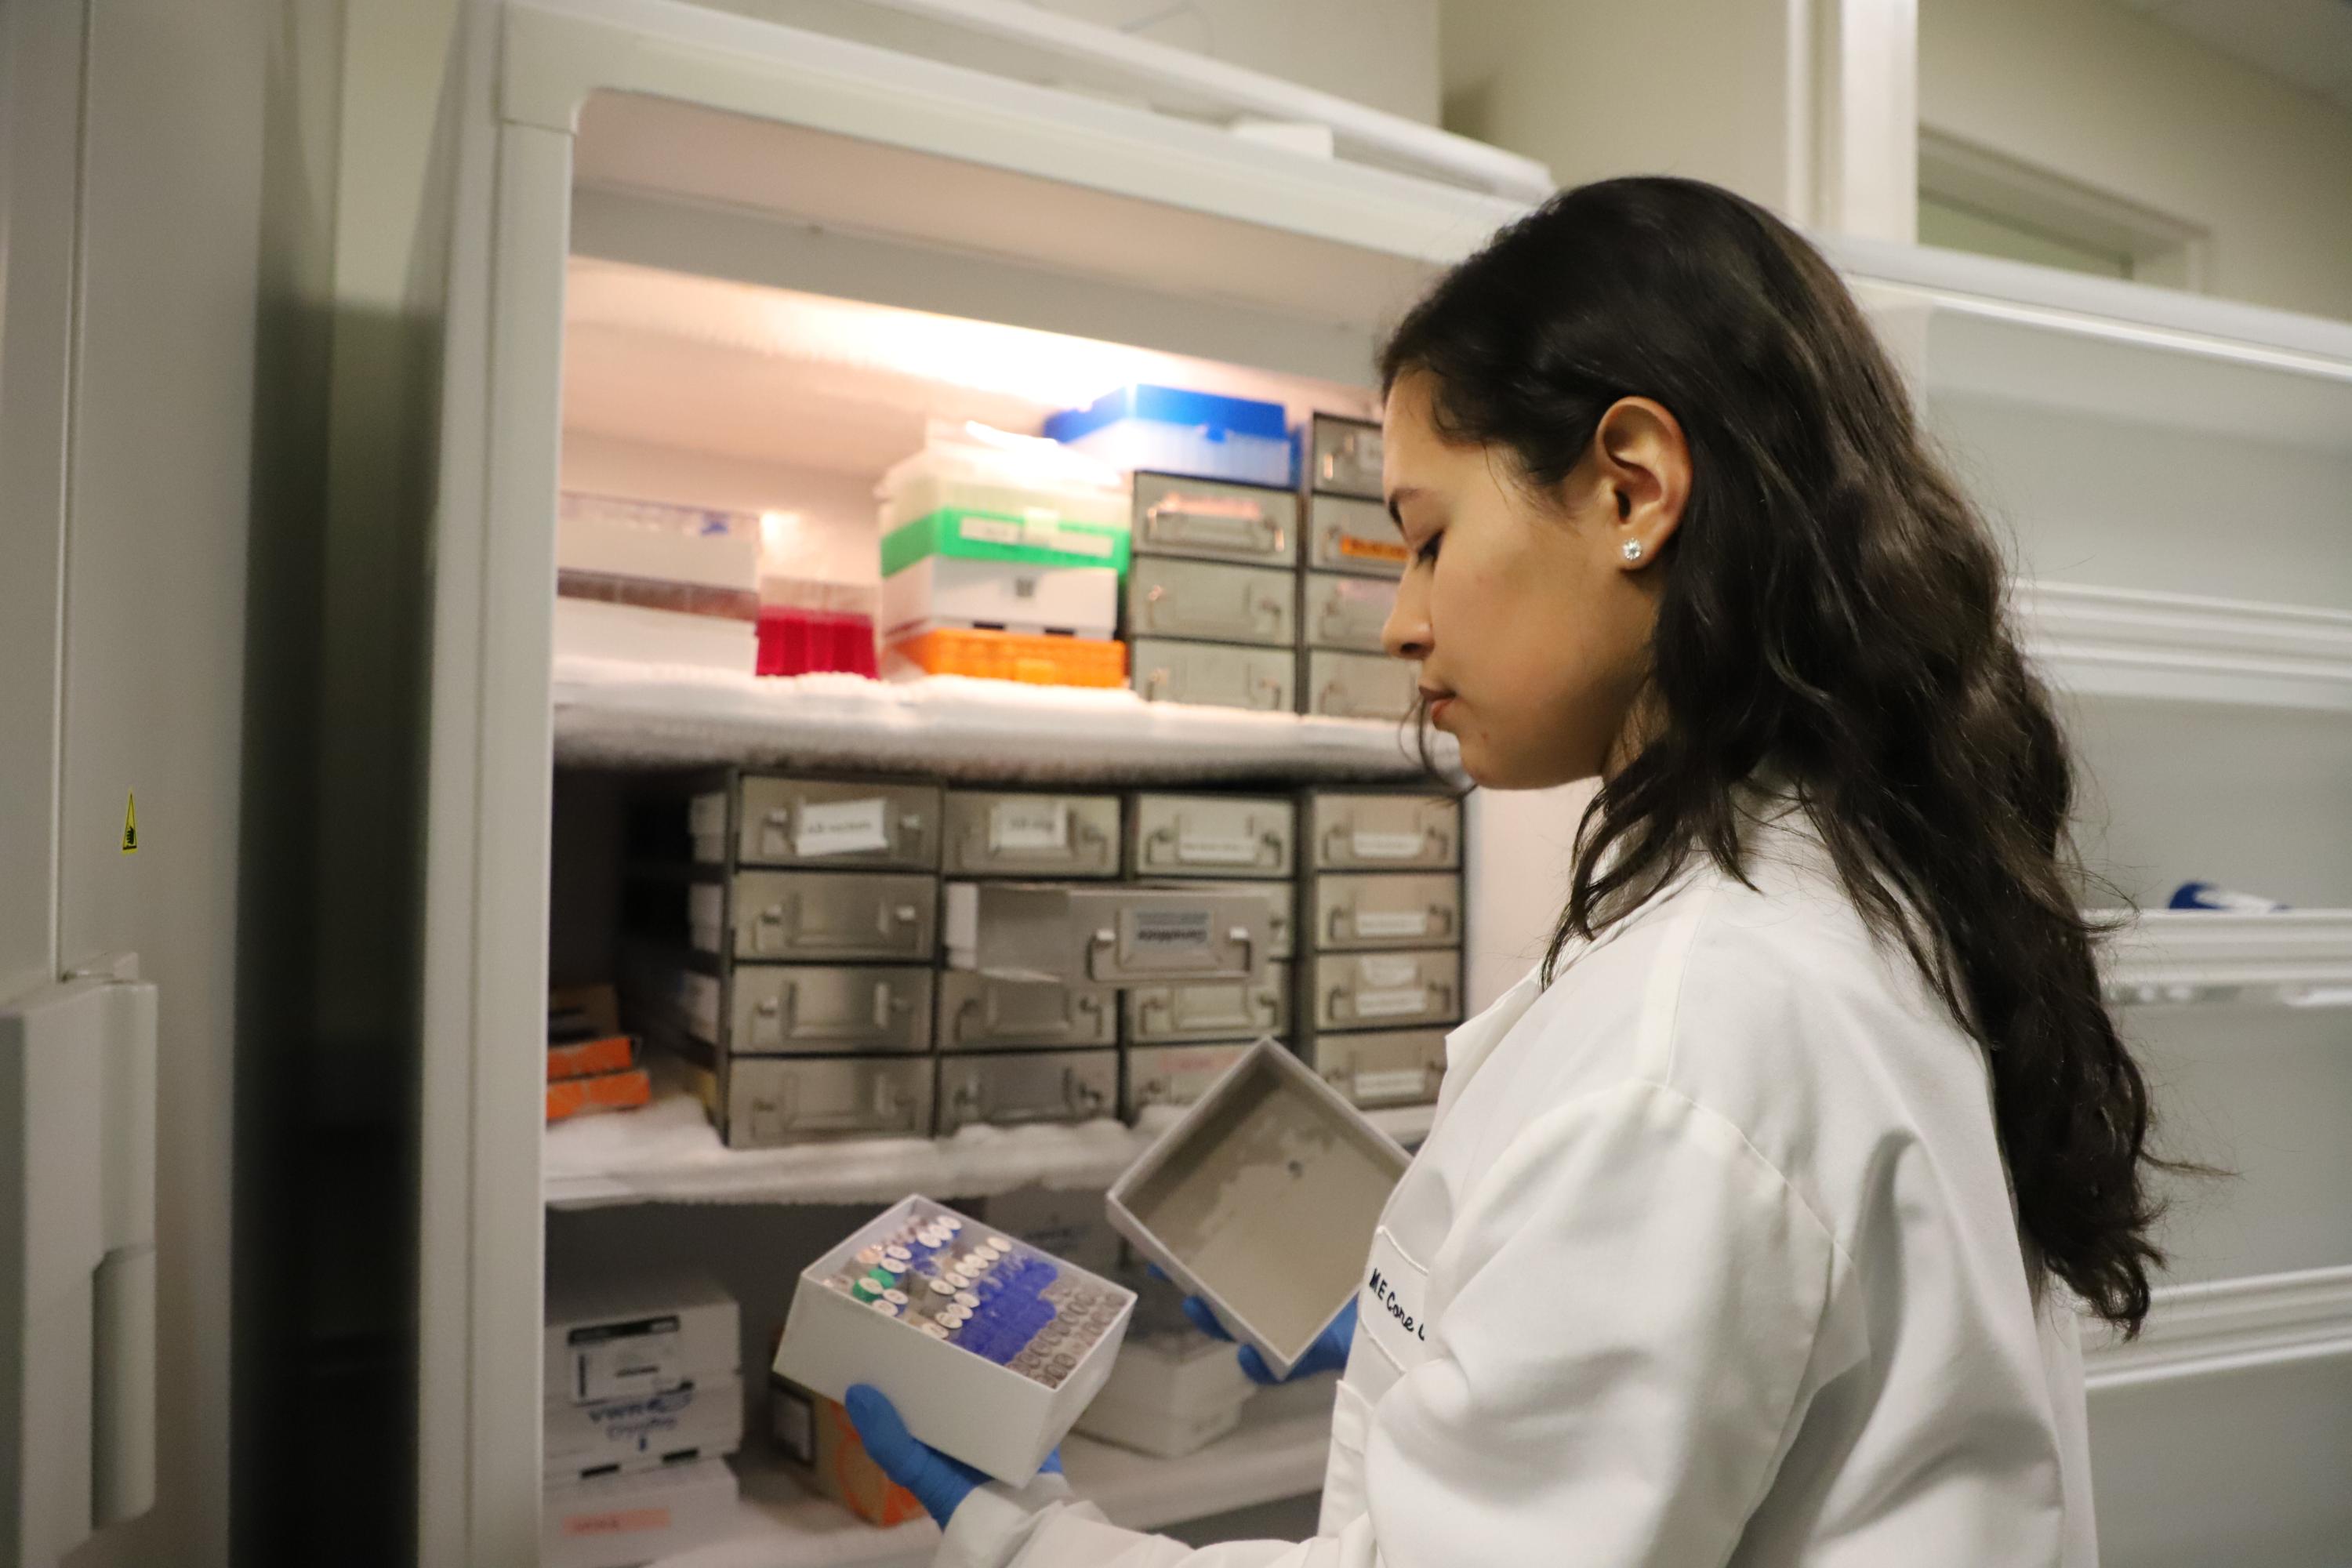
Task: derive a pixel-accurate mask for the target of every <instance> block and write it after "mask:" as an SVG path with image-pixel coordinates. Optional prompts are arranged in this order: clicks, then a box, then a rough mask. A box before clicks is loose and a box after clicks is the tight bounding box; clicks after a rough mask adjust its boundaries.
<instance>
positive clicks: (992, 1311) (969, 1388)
mask: <svg viewBox="0 0 2352 1568" xmlns="http://www.w3.org/2000/svg"><path fill="white" fill-rule="evenodd" d="M941 1222H947V1223H949V1224H951V1225H952V1226H954V1227H955V1229H954V1235H953V1236H952V1237H950V1240H949V1242H948V1244H947V1246H946V1247H944V1248H943V1249H940V1250H939V1251H937V1252H936V1253H932V1252H929V1250H928V1244H927V1251H926V1255H919V1256H916V1257H914V1258H912V1259H911V1260H910V1261H909V1262H908V1264H907V1265H906V1266H905V1268H904V1269H903V1272H902V1275H901V1278H903V1279H905V1280H906V1281H908V1283H909V1284H910V1286H911V1287H912V1288H911V1289H908V1290H896V1287H893V1288H892V1289H894V1290H896V1293H898V1294H899V1295H901V1296H905V1297H908V1298H909V1299H908V1300H907V1301H904V1302H892V1301H890V1300H887V1297H885V1298H882V1299H880V1300H876V1301H875V1302H873V1303H872V1304H869V1303H868V1302H867V1301H866V1300H861V1299H860V1295H861V1294H862V1291H854V1290H853V1289H852V1284H851V1281H852V1279H853V1278H864V1277H865V1276H863V1275H861V1274H860V1273H859V1271H860V1270H861V1269H865V1268H876V1267H880V1265H881V1263H882V1262H884V1261H887V1259H886V1258H885V1257H884V1254H883V1253H882V1251H881V1250H880V1249H881V1248H882V1247H884V1246H886V1245H895V1244H897V1243H896V1238H898V1237H902V1236H912V1235H914V1234H915V1233H916V1232H918V1231H924V1230H926V1227H930V1226H938V1225H940V1223H941ZM928 1234H932V1235H936V1234H938V1232H937V1231H936V1230H929V1232H928ZM999 1240H1002V1241H1003V1248H1002V1249H1001V1251H1000V1252H999V1258H1000V1259H1001V1261H999V1262H997V1263H995V1264H993V1265H992V1266H991V1267H990V1268H989V1269H988V1271H987V1272H985V1273H984V1274H983V1275H982V1276H981V1277H980V1278H979V1279H976V1280H975V1282H974V1283H973V1284H972V1285H971V1286H969V1287H966V1288H964V1289H962V1291H961V1294H959V1293H958V1291H957V1290H956V1289H955V1288H954V1287H953V1286H952V1283H951V1282H950V1281H949V1280H947V1279H944V1278H942V1277H941V1274H940V1271H941V1270H942V1268H944V1267H945V1266H946V1265H947V1264H948V1263H950V1262H951V1261H952V1260H954V1259H957V1258H966V1257H969V1256H971V1251H972V1249H973V1248H974V1247H976V1246H978V1245H980V1244H983V1243H984V1244H986V1245H987V1246H988V1247H989V1248H991V1249H994V1243H995V1242H997V1241H999ZM909 1250H910V1251H911V1250H912V1248H909ZM861 1254H867V1255H869V1256H870V1257H871V1258H873V1259H875V1260H876V1261H875V1262H874V1263H872V1264H868V1263H866V1262H864V1261H862V1260H861V1256H860V1255H861ZM1041 1269H1050V1270H1052V1271H1053V1279H1052V1280H1051V1282H1050V1284H1049V1285H1047V1286H1046V1289H1050V1290H1052V1291H1053V1292H1055V1295H1054V1297H1053V1298H1052V1299H1051V1300H1050V1302H1049V1304H1050V1305H1052V1306H1053V1307H1054V1308H1055V1314H1054V1321H1053V1322H1052V1323H1050V1324H1048V1325H1046V1326H1044V1327H1036V1328H1034V1330H1033V1329H1032V1328H1024V1327H1022V1326H1021V1325H1020V1322H1019V1319H1018V1312H1019V1310H1020V1308H1019V1306H1018V1305H1017V1304H1018V1303H1021V1302H1024V1301H1025V1300H1029V1297H1030V1293H1031V1292H1032V1291H1034V1289H1036V1286H1035V1285H1034V1284H1024V1283H1023V1282H1022V1281H1021V1279H1020V1276H1021V1275H1022V1273H1023V1272H1024V1270H1028V1271H1035V1270H1041ZM926 1270H929V1273H928V1274H927V1272H926ZM990 1281H994V1282H996V1284H997V1286H998V1289H997V1291H995V1292H992V1293H991V1294H988V1295H983V1294H982V1292H983V1291H987V1290H988V1289H989V1282H990ZM940 1285H949V1286H950V1289H947V1290H944V1291H942V1290H940V1289H938V1288H937V1287H938V1286H940ZM918 1294H920V1296H921V1300H920V1301H919V1302H918V1301H916V1300H913V1298H914V1297H915V1296H916V1295H918ZM967 1295H968V1296H971V1297H972V1298H973V1306H972V1309H968V1310H978V1311H979V1312H980V1313H981V1314H982V1315H981V1316H979V1317H975V1318H974V1319H972V1320H971V1322H969V1323H967V1324H965V1325H964V1326H962V1327H961V1328H958V1329H955V1330H952V1331H950V1330H946V1329H943V1328H942V1326H941V1324H940V1322H939V1321H936V1319H935V1318H932V1317H929V1316H927V1314H930V1313H931V1312H932V1308H931V1306H930V1303H932V1302H933V1301H944V1302H953V1301H960V1300H961V1299H962V1296H967ZM1086 1301H1091V1302H1093V1303H1095V1305H1094V1306H1093V1307H1092V1308H1091V1309H1090V1310H1089V1309H1087V1308H1085V1307H1083V1306H1082V1305H1081V1303H1083V1302H1086ZM1063 1307H1069V1308H1070V1309H1071V1318H1072V1319H1076V1318H1079V1317H1081V1316H1083V1317H1085V1318H1086V1319H1087V1320H1089V1321H1088V1322H1087V1327H1086V1328H1085V1329H1084V1330H1083V1331H1082V1332H1081V1333H1080V1334H1079V1335H1078V1336H1076V1337H1074V1338H1072V1339H1069V1340H1066V1341H1060V1342H1058V1343H1059V1344H1061V1345H1062V1346H1063V1348H1061V1349H1059V1350H1055V1349H1053V1347H1052V1346H1050V1345H1047V1344H1045V1342H1044V1340H1045V1336H1047V1335H1048V1334H1051V1333H1055V1332H1058V1331H1060V1325H1061V1324H1062V1322H1064V1321H1070V1320H1066V1319H1063V1318H1061V1317H1060V1309H1061V1308H1063ZM1134 1308H1135V1296H1134V1293H1133V1292H1132V1291H1129V1290H1128V1289H1125V1288H1124V1287H1121V1286H1118V1285H1114V1284H1112V1283H1111V1282H1110V1281H1108V1280H1107V1279H1101V1278H1100V1277H1098V1276H1096V1275H1093V1274H1089V1273H1087V1271H1086V1270H1084V1269H1081V1268H1076V1267H1074V1266H1072V1265H1070V1264H1067V1263H1065V1262H1063V1261H1061V1260H1060V1259H1057V1258H1050V1257H1047V1256H1046V1255H1045V1254H1044V1253H1041V1252H1039V1251H1037V1250H1036V1249H1035V1248H1034V1247H1026V1246H1024V1245H1023V1244H1022V1243H1020V1242H1017V1241H1013V1240H1012V1239H1010V1238H1009V1237H1003V1236H1002V1234H1001V1233H997V1232H992V1231H991V1230H990V1229H989V1228H988V1227H987V1226H984V1225H982V1224H981V1223H980V1222H979V1221H977V1220H975V1219H973V1218H971V1216H969V1215H961V1214H958V1213H956V1212H955V1211H954V1210H952V1209H949V1208H947V1207H945V1206H943V1205H940V1204H936V1203H933V1202H932V1201H931V1200H930V1199H929V1198H925V1197H910V1198H907V1199H905V1200H904V1201H902V1202H900V1203H898V1204H897V1205H893V1206H892V1207H891V1208H890V1209H889V1210H887V1212H886V1213H884V1214H883V1215H881V1216H880V1217H879V1218H877V1219H876V1220H874V1221H873V1222H871V1223H870V1224H868V1225H866V1226H863V1227H861V1228H860V1229H859V1230H858V1231H857V1233H856V1235H854V1236H852V1237H849V1238H848V1239H847V1240H846V1241H844V1242H843V1243H842V1244H841V1245H840V1246H839V1247H835V1248H834V1249H833V1250H832V1251H831V1252H829V1253H827V1254H825V1255H824V1257H823V1258H818V1259H817V1260H816V1262H814V1263H813V1264H811V1265H810V1266H809V1267H808V1268H807V1269H805V1270H804V1271H803V1273H802V1275H801V1278H800V1284H799V1287H798V1288H797V1289H795V1290H794V1291H793V1305H792V1310H791V1313H790V1315H789V1316H788V1317H787V1318H786V1319H785V1322H784V1338H783V1342H782V1344H781V1345H779V1346H778V1347H777V1351H776V1361H775V1367H774V1370H775V1371H776V1373H778V1374H779V1375H781V1376H782V1377H785V1378H787V1379H789V1380H791V1381H792V1382H794V1383H797V1384H801V1385H802V1386H803V1387H805V1388H808V1389H810V1390H812V1391H814V1392H815V1393H817V1394H823V1395H824V1397H825V1398H827V1399H839V1398H841V1397H842V1396H843V1395H844V1394H846V1393H847V1392H848V1389H849V1387H850V1385H851V1384H858V1383H870V1384H873V1385H874V1386H876V1387H877V1388H878V1389H880V1390H881V1391H882V1392H883V1393H884V1394H887V1395H889V1397H890V1400H891V1403H892V1404H894V1405H897V1406H898V1413H899V1415H902V1416H904V1417H905V1418H906V1422H907V1429H908V1431H909V1432H911V1433H913V1434H914V1435H915V1436H917V1437H919V1438H920V1439H922V1440H923V1441H924V1442H926V1443H929V1445H930V1446H931V1447H934V1448H937V1449H939V1450H940V1452H942V1453H944V1454H947V1455H949V1456H950V1457H951V1458H958V1459H961V1460H962V1461H963V1462H964V1463H965V1464H968V1465H971V1466H973V1467H975V1468H979V1469H981V1470H983V1471H985V1472H987V1473H988V1474H989V1475H991V1476H993V1477H995V1478H996V1479H999V1480H1003V1481H1010V1482H1012V1483H1013V1484H1015V1485H1018V1484H1020V1483H1021V1482H1024V1481H1026V1480H1027V1479H1029V1478H1030V1477H1031V1476H1033V1475H1034V1474H1036V1472H1037V1467H1038V1466H1039V1465H1040V1464H1042V1463H1043V1462H1044V1461H1045V1456H1046V1455H1047V1454H1050V1453H1052V1452H1053V1450H1054V1446H1055V1444H1057V1443H1059V1442H1060V1441H1061V1440H1062V1438H1063V1436H1065V1435H1066V1434H1067V1433H1068V1431H1069V1429H1070V1427H1071V1425H1072V1424H1073V1423H1074V1422H1076V1419H1077V1416H1078V1412H1080V1411H1081V1410H1083V1409H1085V1408H1086V1406H1087V1401H1088V1400H1090V1399H1092V1398H1093V1397H1094V1395H1095V1393H1096V1391H1097V1389H1099V1388H1100V1387H1101V1386H1102V1384H1103V1380H1104V1379H1105V1378H1107V1377H1108V1376H1109V1375H1110V1369H1111V1363H1112V1362H1113V1360H1114V1359H1115V1358H1116V1357H1117V1356H1118V1346H1119V1342H1120V1341H1121V1339H1123V1338H1124V1337H1125V1335H1126V1332H1127V1323H1128V1319H1129V1315H1130V1314H1131V1313H1132V1312H1133V1310H1134ZM901 1313H903V1314H904V1316H901V1315H899V1314H901ZM992 1321H993V1324H995V1325H1003V1327H1001V1328H992ZM935 1330H936V1331H938V1332H934V1331H935ZM991 1331H993V1332H995V1333H997V1334H998V1335H999V1336H1000V1338H1001V1341H1002V1342H1000V1343H997V1344H994V1345H992V1346H991V1345H989V1344H988V1342H987V1340H986V1339H985V1337H984V1336H985V1335H986V1334H988V1333H989V1332H991ZM950 1333H952V1335H953V1337H949V1336H950ZM1033 1336H1034V1337H1033ZM1072 1347H1075V1348H1072ZM1016 1349H1018V1350H1019V1351H1020V1352H1021V1354H1020V1355H1018V1356H1014V1355H1013V1352H1014V1351H1015V1350H1016ZM983 1350H988V1351H992V1352H994V1353H995V1354H997V1355H999V1356H1003V1357H1012V1358H1013V1364H1006V1363H1005V1362H1004V1361H1003V1360H1001V1359H991V1355H990V1354H988V1353H983ZM1041 1352H1050V1354H1049V1355H1048V1354H1041ZM1031 1357H1036V1358H1038V1359H1037V1360H1035V1361H1034V1362H1032V1363H1031V1365H1032V1366H1033V1367H1034V1372H1033V1371H1030V1370H1015V1366H1017V1365H1019V1364H1021V1363H1022V1362H1023V1361H1024V1360H1027V1359H1028V1358H1031ZM1064 1362H1066V1363H1068V1364H1066V1365H1063V1364H1060V1363H1064Z"/></svg>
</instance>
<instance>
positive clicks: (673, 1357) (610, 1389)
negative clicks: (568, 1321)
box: [569, 1317, 686, 1405]
mask: <svg viewBox="0 0 2352 1568" xmlns="http://www.w3.org/2000/svg"><path fill="white" fill-rule="evenodd" d="M570 1339H571V1343H570V1349H571V1352H572V1387H571V1389H570V1391H569V1392H570V1393H571V1395H572V1403H573V1404H575V1405H584V1404H587V1403H588V1402H589V1401H591V1400H597V1399H618V1398H621V1397H623V1396H624V1395H626V1394H661V1393H664V1392H666V1391H667V1390H669V1389H673V1388H676V1387H677V1385H678V1384H681V1383H683V1382H685V1381H686V1376H685V1372H684V1367H685V1363H686V1345H685V1341H684V1339H683V1337H682V1336H681V1335H680V1334H679V1333H678V1327H677V1319H676V1318H670V1317H665V1318H652V1319H647V1320H646V1321H644V1322H640V1323H626V1324H612V1325H600V1326H598V1327H596V1328H589V1329H574V1330H572V1333H571V1336H570Z"/></svg>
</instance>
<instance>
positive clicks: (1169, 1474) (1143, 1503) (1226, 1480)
mask: <svg viewBox="0 0 2352 1568" xmlns="http://www.w3.org/2000/svg"><path fill="white" fill-rule="evenodd" d="M1330 1444H1331V1422H1330V1416H1329V1415H1328V1412H1327V1413H1321V1414H1317V1415H1273V1416H1271V1417H1268V1416H1265V1415H1259V1414H1258V1413H1257V1412H1255V1411H1254V1410H1251V1409H1248V1408H1244V1412H1243V1415H1242V1425H1241V1426H1240V1428H1239V1429H1238V1430H1236V1431H1234V1432H1233V1433H1232V1434H1230V1435H1229V1436H1224V1437H1221V1438H1219V1439H1218V1440H1217V1441H1215V1442H1213V1443H1212V1444H1210V1445H1209V1446H1208V1447H1205V1448H1202V1449H1200V1450H1198V1451H1197V1452H1195V1453H1191V1454H1187V1455H1185V1456H1184V1457H1183V1458H1178V1459H1158V1458H1151V1457H1150V1455H1147V1454H1139V1453H1134V1452H1130V1451H1129V1450H1128V1449H1125V1448H1119V1447H1114V1446H1112V1445H1110V1444H1108V1443H1098V1442H1096V1441H1094V1440H1093V1439H1091V1438H1088V1437H1084V1436H1076V1435H1073V1436H1070V1437H1069V1438H1067V1439H1066V1440H1065V1442H1064V1443H1063V1445H1062V1461H1063V1465H1064V1468H1066V1471H1067V1473H1068V1475H1069V1478H1070V1485H1071V1487H1072V1489H1074V1490H1076V1492H1077V1494H1078V1495H1079V1496H1080V1497H1083V1498H1085V1499H1087V1500H1088V1501H1090V1502H1093V1503H1096V1504H1097V1506H1099V1507H1100V1508H1101V1509H1102V1510H1103V1512H1104V1513H1105V1514H1106V1515H1107V1516H1108V1518H1109V1519H1110V1521H1111V1522H1112V1523H1114V1524H1119V1525H1124V1526H1126V1527H1127V1528H1128V1529H1129V1530H1158V1529H1160V1528H1163V1527H1165V1526H1167V1525H1171V1524H1177V1523H1181V1522H1182V1521H1185V1520H1192V1519H1204V1518H1207V1517H1208V1516H1210V1515H1212V1514H1218V1513H1225V1512H1229V1511H1231V1510H1234V1509H1238V1508H1250V1507H1253V1506H1255V1505H1257V1504H1260V1503H1268V1502H1276V1501H1279V1500H1282V1499H1285V1498H1293V1497H1303V1496H1305V1495H1307V1493H1309V1492H1313V1491H1315V1490H1317V1489H1319V1488H1320V1487H1321V1486H1322V1484H1323V1472H1324V1467H1325V1461H1326V1458H1327V1456H1328V1453H1329V1450H1330ZM735 1463H736V1469H737V1473H738V1474H739V1475H740V1477H741V1478H742V1483H743V1495H742V1498H741V1500H740V1501H738V1502H737V1504H736V1505H735V1520H734V1533H733V1534H732V1535H731V1536H730V1537H729V1538H728V1539H725V1540H721V1541H717V1542H711V1543H710V1544H709V1545H706V1546H700V1547H697V1548H695V1549H694V1550H692V1551H690V1552H678V1553H677V1554H675V1555H674V1556H669V1557H665V1558H662V1559H660V1560H659V1561H658V1563H656V1564H655V1568H918V1565H919V1564H922V1563H929V1562H930V1561H931V1559H932V1556H933V1555H934V1554H935V1553H936V1552H938V1551H939V1542H940V1532H939V1531H938V1529H937V1528H936V1527H934V1526H933V1525H932V1524H931V1522H930V1521H929V1520H920V1521H915V1522H913V1523H909V1524H902V1525H899V1526H898V1527H897V1528H896V1529H892V1530H877V1529H875V1528H873V1527H871V1526H869V1525H866V1524H865V1523H863V1522H861V1521H858V1520H857V1519H856V1518H854V1517H852V1516H851V1515H850V1513H849V1512H848V1511H847V1510H845V1509H843V1508H841V1507H840V1506H838V1505H837V1504H835V1503H833V1502H830V1501H827V1500H824V1499H823V1498H818V1497H814V1496H812V1495H810V1494H808V1493H806V1492H804V1491H803V1490H802V1489H800V1487H799V1486H798V1485H797V1484H796V1483H795V1482H793V1480H792V1479H790V1478H789V1477H788V1476H787V1475H785V1474H784V1473H783V1472H782V1471H781V1470H779V1469H777V1468H774V1467H773V1466H772V1465H771V1464H768V1463H764V1462H762V1459H761V1457H760V1456H758V1455H748V1456H745V1457H742V1458H739V1459H737V1460H736V1461H735Z"/></svg>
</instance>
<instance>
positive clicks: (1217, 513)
mask: <svg viewBox="0 0 2352 1568" xmlns="http://www.w3.org/2000/svg"><path fill="white" fill-rule="evenodd" d="M1132 531H1133V538H1134V542H1135V559H1134V563H1133V564H1132V565H1131V566H1130V567H1129V572H1128V581H1127V605H1126V609H1127V636H1128V644H1129V650H1130V651H1131V653H1132V655H1133V658H1134V686H1135V689H1136V690H1137V691H1139V692H1140V693H1141V694H1142V695H1143V697H1144V698H1145V699H1146V700H1150V701H1154V702H1201V703H1209V704H1212V705H1214V706H1217V707H1223V708H1257V709H1264V710H1267V711H1269V712H1277V713H1286V712H1289V711H1290V710H1291V696H1292V687H1293V676H1294V674H1295V670H1294V663H1295V660H1296V658H1297V655H1296V654H1295V652H1294V651H1293V650H1294V649H1295V648H1296V647H1297V614H1296V603H1295V594H1296V587H1295V585H1294V582H1293V578H1294V576H1295V575H1296V574H1295V573H1294V571H1293V563H1295V562H1296V561H1297V559H1298V498H1297V495H1295V494H1293V493H1292V492H1291V491H1289V490H1287V489H1270V488H1267V487H1265V486H1258V485H1241V484H1231V483H1227V482H1224V481H1222V480H1215V479H1192V478H1187V477H1185V476H1182V475H1177V474H1161V473H1150V472H1145V473H1139V474H1137V475H1136V476H1135V495H1134V511H1133V514H1132Z"/></svg>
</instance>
